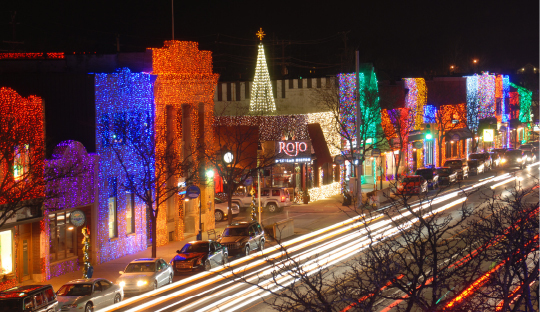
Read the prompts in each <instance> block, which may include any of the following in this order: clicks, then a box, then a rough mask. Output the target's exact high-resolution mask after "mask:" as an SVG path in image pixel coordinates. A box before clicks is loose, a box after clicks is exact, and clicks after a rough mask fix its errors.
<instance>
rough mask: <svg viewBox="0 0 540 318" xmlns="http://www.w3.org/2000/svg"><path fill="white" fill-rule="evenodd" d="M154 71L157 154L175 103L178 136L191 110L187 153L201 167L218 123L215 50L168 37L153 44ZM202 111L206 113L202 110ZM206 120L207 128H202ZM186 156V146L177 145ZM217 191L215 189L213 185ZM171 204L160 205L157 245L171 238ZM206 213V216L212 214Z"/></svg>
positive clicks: (179, 233)
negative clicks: (168, 224)
mask: <svg viewBox="0 0 540 318" xmlns="http://www.w3.org/2000/svg"><path fill="white" fill-rule="evenodd" d="M151 50H152V68H153V71H152V74H154V75H157V79H156V81H155V89H154V96H155V105H156V132H155V134H156V137H155V138H156V156H157V157H161V156H163V154H164V152H165V148H166V147H167V140H166V132H167V106H168V105H170V106H171V107H172V113H173V114H176V116H174V118H172V120H171V122H172V124H173V126H174V127H176V132H175V138H176V139H177V140H183V138H184V137H183V136H182V117H183V116H184V115H186V114H183V111H184V110H186V111H189V114H188V115H189V116H188V117H189V120H190V121H191V131H190V133H191V140H190V142H189V143H188V144H186V147H185V150H186V151H187V152H188V153H187V154H186V156H188V155H192V154H194V155H192V156H191V158H192V160H193V162H192V164H193V166H195V167H197V166H198V165H199V163H200V162H201V160H202V158H203V157H204V155H203V154H202V153H200V151H210V150H211V148H212V147H213V145H214V134H213V130H212V129H211V127H213V124H214V89H215V87H216V85H217V80H218V77H219V75H218V74H214V73H212V53H211V52H210V51H200V50H199V48H198V43H197V42H187V41H166V42H165V44H164V47H163V48H152V49H151ZM201 111H202V113H201ZM200 123H202V124H203V126H204V127H205V128H208V129H205V130H204V131H199V126H200V125H199V124H200ZM175 151H177V152H178V155H179V157H180V158H181V159H182V160H183V159H184V158H183V157H182V149H180V147H175ZM193 182H194V183H195V184H197V183H199V176H198V175H196V176H194V180H193ZM212 191H213V189H212ZM166 209H167V205H166V204H163V205H162V206H161V207H160V211H161V212H160V213H159V215H158V221H157V225H156V226H157V245H158V246H161V245H164V244H166V243H167V242H168V235H167V234H168V233H167V213H163V212H166V211H167V210H166ZM182 209H183V205H182V204H181V203H179V204H178V206H177V207H176V211H174V212H175V213H177V215H178V221H177V223H176V224H175V226H176V232H177V236H176V239H178V240H182V239H184V236H183V235H184V220H183V213H184V211H183V210H182ZM210 214H211V213H206V214H205V217H210V216H209V215H210Z"/></svg>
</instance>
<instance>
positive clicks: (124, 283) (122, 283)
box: [118, 282, 126, 288]
mask: <svg viewBox="0 0 540 318" xmlns="http://www.w3.org/2000/svg"><path fill="white" fill-rule="evenodd" d="M118 285H120V287H122V288H124V286H126V282H120V283H118Z"/></svg>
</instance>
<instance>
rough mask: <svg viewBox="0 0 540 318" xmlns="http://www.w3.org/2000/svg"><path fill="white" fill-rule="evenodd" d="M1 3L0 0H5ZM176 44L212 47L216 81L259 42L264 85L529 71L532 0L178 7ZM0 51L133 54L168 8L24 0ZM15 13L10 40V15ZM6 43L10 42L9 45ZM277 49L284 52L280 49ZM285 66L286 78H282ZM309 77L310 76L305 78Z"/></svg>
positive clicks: (3, 15)
mask: <svg viewBox="0 0 540 318" xmlns="http://www.w3.org/2000/svg"><path fill="white" fill-rule="evenodd" d="M3 2H6V0H4V1H3ZM174 5H175V8H174V9H175V39H177V40H191V41H197V42H199V43H200V48H201V49H205V50H211V51H212V52H213V57H214V72H216V73H220V74H221V80H240V79H242V80H251V79H252V77H253V73H254V67H255V60H256V53H257V48H256V45H257V43H258V39H257V38H256V36H255V33H256V32H257V30H258V29H259V28H260V27H262V28H263V30H264V32H265V33H266V34H267V36H266V37H265V38H264V40H263V43H264V44H265V47H266V54H267V60H268V63H269V67H270V73H271V77H272V78H294V77H298V76H324V75H331V74H336V73H337V72H341V71H352V67H353V65H354V64H353V63H354V58H353V56H354V55H353V54H354V51H355V50H356V49H358V50H359V51H360V61H361V62H367V63H373V64H374V65H375V68H376V72H377V74H378V76H379V79H396V78H400V77H409V76H429V75H446V73H448V70H449V67H450V65H455V66H456V68H457V69H456V72H457V73H471V72H472V71H473V70H474V69H473V68H472V67H473V65H472V60H473V59H474V58H477V59H478V60H479V65H478V66H477V69H476V71H483V70H487V71H491V72H505V73H514V71H515V70H516V69H518V68H521V67H522V66H524V65H526V64H527V63H532V64H533V65H535V66H536V67H538V60H539V4H538V1H535V0H528V1H519V0H517V1H516V0H514V1H436V0H431V1H373V2H368V1H330V0H327V1H291V0H289V1H280V0H274V1H261V2H258V1H225V0H222V1H217V0H215V1H208V0H197V1H178V0H176V1H175V3H174ZM0 10H1V11H0V38H1V40H2V41H1V43H0V50H1V51H3V52H7V51H18V52H58V51H60V52H66V53H72V52H97V53H114V52H116V42H117V40H116V39H117V36H119V43H120V51H122V52H140V51H144V50H145V49H146V48H148V47H161V46H162V45H163V41H165V40H170V39H171V37H172V31H171V1H170V0H153V1H140V0H132V1H124V0H122V1H115V0H107V1H103V0H94V1H74V0H71V1H26V0H10V1H9V0H8V3H5V4H2V5H1V6H0ZM14 11H16V15H15V20H14V21H15V23H16V24H15V34H14V32H13V24H11V22H12V14H13V12H14ZM13 42H15V43H13ZM283 43H284V45H283ZM283 62H284V63H285V65H286V67H287V69H288V74H287V75H282V74H281V64H282V63H283ZM310 71H311V73H310Z"/></svg>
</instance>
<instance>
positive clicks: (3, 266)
mask: <svg viewBox="0 0 540 318" xmlns="http://www.w3.org/2000/svg"><path fill="white" fill-rule="evenodd" d="M11 272H13V241H12V236H11V230H9V231H2V232H0V274H9V273H11Z"/></svg>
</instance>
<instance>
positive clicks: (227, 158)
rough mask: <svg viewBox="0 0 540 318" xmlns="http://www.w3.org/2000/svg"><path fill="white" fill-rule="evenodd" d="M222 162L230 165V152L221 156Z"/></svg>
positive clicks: (231, 157) (231, 156)
mask: <svg viewBox="0 0 540 318" xmlns="http://www.w3.org/2000/svg"><path fill="white" fill-rule="evenodd" d="M223 160H225V162H226V163H231V162H232V160H233V154H232V153H231V152H227V153H226V154H225V155H223Z"/></svg>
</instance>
